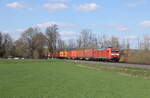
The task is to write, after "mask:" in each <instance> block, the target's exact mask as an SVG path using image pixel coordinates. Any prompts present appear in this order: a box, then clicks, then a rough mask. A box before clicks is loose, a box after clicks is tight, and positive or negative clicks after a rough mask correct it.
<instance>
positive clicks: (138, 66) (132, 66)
mask: <svg viewBox="0 0 150 98" xmlns="http://www.w3.org/2000/svg"><path fill="white" fill-rule="evenodd" d="M66 61H68V62H78V63H85V64H104V65H106V66H116V67H129V68H140V69H150V65H143V64H129V63H113V62H100V61H85V60H66Z"/></svg>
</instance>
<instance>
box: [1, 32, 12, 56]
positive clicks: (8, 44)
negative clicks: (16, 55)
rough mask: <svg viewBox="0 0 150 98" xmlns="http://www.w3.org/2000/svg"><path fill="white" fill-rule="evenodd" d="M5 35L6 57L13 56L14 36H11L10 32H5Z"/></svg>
mask: <svg viewBox="0 0 150 98" xmlns="http://www.w3.org/2000/svg"><path fill="white" fill-rule="evenodd" d="M3 37H4V38H3V40H4V43H3V44H4V45H3V48H4V50H5V57H8V56H12V51H13V40H12V38H11V37H10V35H9V34H4V36H3Z"/></svg>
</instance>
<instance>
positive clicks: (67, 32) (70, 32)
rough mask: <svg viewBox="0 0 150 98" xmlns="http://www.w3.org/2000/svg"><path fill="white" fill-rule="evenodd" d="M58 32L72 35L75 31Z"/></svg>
mask: <svg viewBox="0 0 150 98" xmlns="http://www.w3.org/2000/svg"><path fill="white" fill-rule="evenodd" d="M60 34H62V35H73V34H76V32H73V31H62V32H60Z"/></svg>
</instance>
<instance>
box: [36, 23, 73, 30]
mask: <svg viewBox="0 0 150 98" xmlns="http://www.w3.org/2000/svg"><path fill="white" fill-rule="evenodd" d="M54 24H56V25H58V26H59V27H72V26H74V24H69V23H68V24H67V23H58V22H55V21H49V22H45V23H41V24H37V25H35V26H37V27H39V28H46V27H48V26H51V25H54Z"/></svg>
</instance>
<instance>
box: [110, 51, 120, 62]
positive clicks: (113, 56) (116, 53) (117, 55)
mask: <svg viewBox="0 0 150 98" xmlns="http://www.w3.org/2000/svg"><path fill="white" fill-rule="evenodd" d="M109 58H110V60H111V61H114V62H119V59H120V49H118V48H110V49H109Z"/></svg>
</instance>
